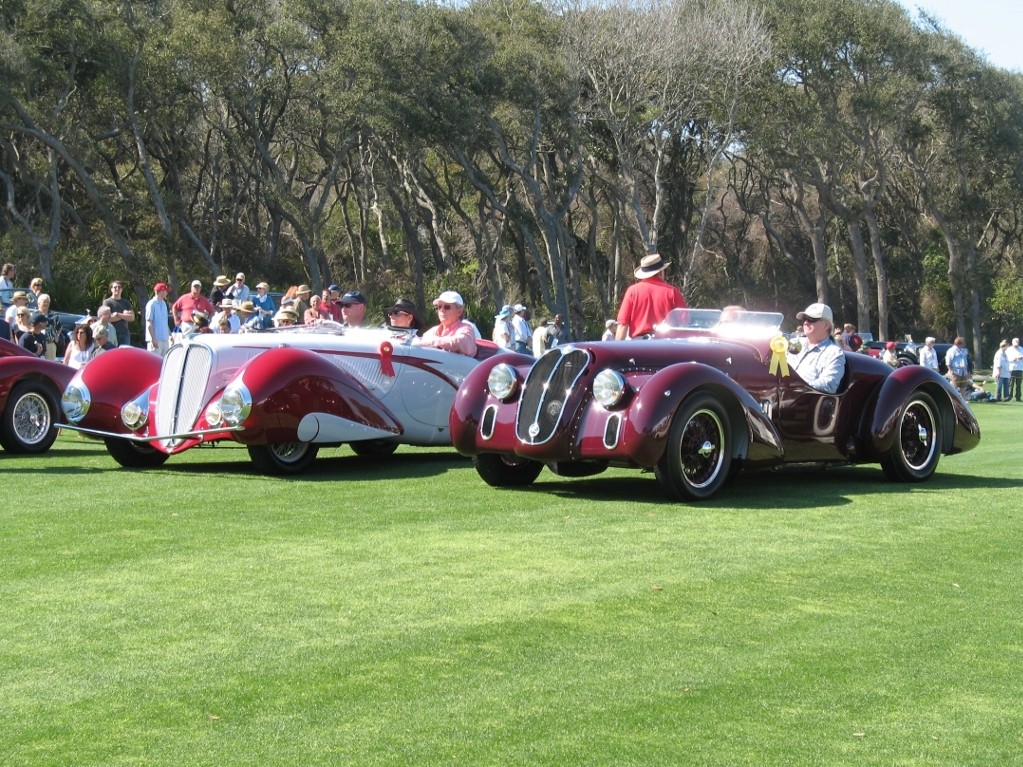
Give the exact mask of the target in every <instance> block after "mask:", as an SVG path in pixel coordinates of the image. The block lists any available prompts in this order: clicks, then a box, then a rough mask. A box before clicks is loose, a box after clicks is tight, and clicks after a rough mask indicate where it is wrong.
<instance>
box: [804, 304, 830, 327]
mask: <svg viewBox="0 0 1023 767" xmlns="http://www.w3.org/2000/svg"><path fill="white" fill-rule="evenodd" d="M796 319H797V320H827V321H828V322H829V323H831V324H832V325H834V324H835V315H833V314H832V313H831V307H830V306H828V305H827V304H810V305H809V306H808V307H806V309H804V310H803V311H801V312H800V313H799V314H797V315H796Z"/></svg>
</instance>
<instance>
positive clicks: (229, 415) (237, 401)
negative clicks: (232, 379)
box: [207, 384, 252, 426]
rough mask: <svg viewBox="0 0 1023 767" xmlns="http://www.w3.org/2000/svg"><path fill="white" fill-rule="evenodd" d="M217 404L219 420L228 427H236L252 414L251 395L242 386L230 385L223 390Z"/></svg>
mask: <svg viewBox="0 0 1023 767" xmlns="http://www.w3.org/2000/svg"><path fill="white" fill-rule="evenodd" d="M219 404H220V418H221V420H223V422H224V423H226V424H227V425H228V426H237V425H238V424H240V423H241V422H242V421H244V420H245V419H246V418H248V417H249V413H251V412H252V394H250V393H249V390H248V389H247V388H245V385H244V384H232V385H231V386H228V387H227V389H225V390H224V394H223V395H222V396H221V397H220V403H219ZM208 412H209V411H207V414H208Z"/></svg>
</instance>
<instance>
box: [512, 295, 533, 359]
mask: <svg viewBox="0 0 1023 767" xmlns="http://www.w3.org/2000/svg"><path fill="white" fill-rule="evenodd" d="M512 308H513V310H514V312H515V314H514V316H512V317H511V319H510V321H509V322H510V324H511V348H512V349H514V350H515V351H517V352H518V353H519V354H529V355H532V353H533V350H532V349H530V346H531V345H532V342H533V328H531V327H530V326H529V308H528V307H527V306H525V305H523V304H515V306H514V307H512Z"/></svg>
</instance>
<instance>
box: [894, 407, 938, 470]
mask: <svg viewBox="0 0 1023 767" xmlns="http://www.w3.org/2000/svg"><path fill="white" fill-rule="evenodd" d="M895 429H896V433H895V441H894V442H893V443H892V446H891V449H890V450H889V451H888V455H886V456H884V457H883V458H882V459H881V468H882V469H884V473H885V476H887V477H888V479H890V480H892V481H894V482H923V481H924V480H925V479H927V478H928V477H930V476H931V475H932V474H933V473H934V470H935V469H937V468H938V460H939V459H940V458H941V420H940V419H939V416H938V408H937V407H936V406H935V404H934V400H933V399H931V397H930V395H928V394H925V393H923V392H913V394H912V396H910V398H909V399H908V400H907V401H906V404H904V405H903V406H902V410H901V412H900V413H899V418H898V421H897V423H896V426H895Z"/></svg>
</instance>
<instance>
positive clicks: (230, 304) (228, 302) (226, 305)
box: [220, 298, 237, 309]
mask: <svg viewBox="0 0 1023 767" xmlns="http://www.w3.org/2000/svg"><path fill="white" fill-rule="evenodd" d="M220 308H221V309H235V308H237V307H235V305H234V301H233V300H232V299H230V298H225V299H224V300H223V301H221V302H220Z"/></svg>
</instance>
